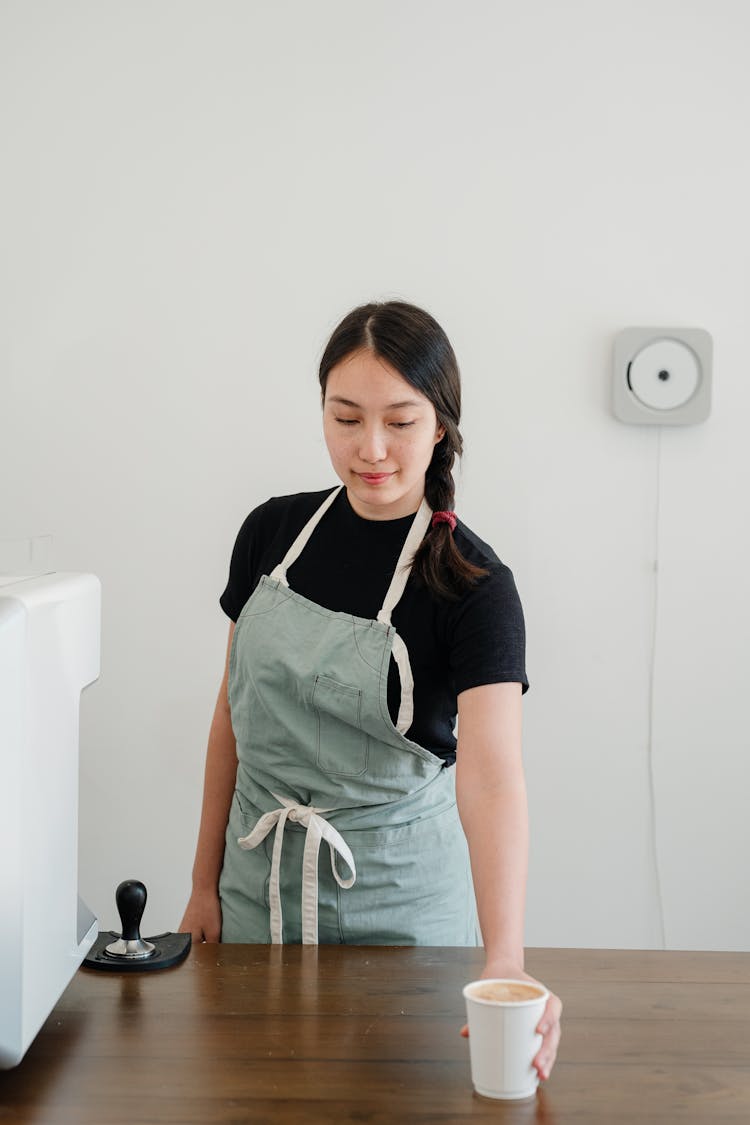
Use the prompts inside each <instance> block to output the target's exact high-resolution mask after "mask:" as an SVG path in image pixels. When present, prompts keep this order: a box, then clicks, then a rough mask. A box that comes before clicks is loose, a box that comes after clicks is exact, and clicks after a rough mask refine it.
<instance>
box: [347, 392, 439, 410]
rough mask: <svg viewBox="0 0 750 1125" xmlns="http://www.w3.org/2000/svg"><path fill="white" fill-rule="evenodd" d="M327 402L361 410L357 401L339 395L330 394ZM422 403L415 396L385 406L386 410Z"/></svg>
mask: <svg viewBox="0 0 750 1125" xmlns="http://www.w3.org/2000/svg"><path fill="white" fill-rule="evenodd" d="M326 401H327V402H338V403H339V404H340V405H341V406H353V407H354V408H355V409H356V410H361V409H362V408H361V406H360V404H359V403H358V402H352V400H351V399H350V398H342V397H341V395H331V397H330V398H327V399H326ZM421 405H422V403H421V402H419V401H418V399H415V398H406V399H404V401H403V402H389V403H388V405H387V406H386V407H385V409H386V410H399V409H400V408H401V407H402V406H421Z"/></svg>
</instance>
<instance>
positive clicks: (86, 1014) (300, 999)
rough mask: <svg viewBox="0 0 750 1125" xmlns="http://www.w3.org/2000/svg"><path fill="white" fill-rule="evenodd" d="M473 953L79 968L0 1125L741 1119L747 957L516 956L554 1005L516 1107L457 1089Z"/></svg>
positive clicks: (695, 1123) (314, 952) (746, 1110)
mask: <svg viewBox="0 0 750 1125" xmlns="http://www.w3.org/2000/svg"><path fill="white" fill-rule="evenodd" d="M481 966H482V952H481V950H473V949H454V948H447V949H440V948H428V947H421V948H413V947H409V948H384V947H382V946H378V947H370V948H365V947H353V946H331V945H329V946H320V947H315V946H308V947H303V946H263V945H260V946H259V945H203V946H198V947H194V948H193V950H192V951H191V953H190V956H189V957H188V960H187V961H186V962H185V963H184V964H183V965H181V966H179V967H177V968H175V969H168V970H165V971H163V972H160V973H143V974H114V973H97V972H93V971H91V970H80V971H79V972H78V973H77V974H76V976H75V978H74V979H73V981H72V983H71V984H70V986H69V988H68V989H67V990H66V992H65V993H64V995H63V997H62V998H61V1000H60V1003H59V1004H58V1006H57V1007H56V1009H55V1010H54V1012H53V1013H52V1015H51V1016H50V1018H49V1019H48V1020H47V1022H46V1024H45V1025H44V1027H43V1028H42V1030H41V1032H40V1033H39V1036H38V1037H37V1039H36V1041H35V1042H34V1043H33V1044H32V1046H31V1048H30V1049H29V1051H28V1053H27V1055H26V1058H25V1059H24V1060H23V1061H22V1063H21V1064H20V1065H19V1066H18V1067H17V1068H16V1069H15V1070H11V1071H7V1072H0V1123H2V1125H9V1123H14V1125H15V1123H24V1125H27V1123H31V1122H33V1123H35V1125H63V1123H65V1125H115V1123H116V1125H146V1123H149V1125H156V1123H163V1122H169V1123H172V1125H192V1123H195V1125H207V1123H211V1122H223V1123H226V1125H228V1123H230V1122H231V1123H235V1122H236V1123H240V1122H242V1123H244V1122H257V1123H264V1122H273V1123H274V1125H277V1123H278V1125H284V1123H294V1125H306V1123H309V1122H316V1123H317V1122H325V1123H327V1122H343V1121H350V1122H360V1123H367V1125H401V1123H402V1122H412V1121H413V1122H423V1123H425V1125H426V1123H428V1122H429V1123H445V1125H448V1123H460V1122H469V1121H496V1122H513V1123H517V1122H518V1123H520V1122H524V1123H525V1122H532V1121H533V1122H544V1123H546V1125H567V1123H568V1122H576V1123H579V1122H580V1123H591V1125H594V1123H596V1125H633V1123H643V1125H646V1123H648V1125H651V1123H663V1125H676V1123H679V1125H717V1123H720V1122H724V1121H727V1122H734V1123H735V1125H740V1123H741V1122H742V1123H746V1122H748V1121H750V954H741V953H661V952H632V951H620V950H616V951H608V950H570V949H564V950H553V949H549V950H546V949H531V950H529V951H528V955H527V967H528V970H529V972H531V973H533V974H534V975H535V976H537V977H539V979H540V980H543V981H544V982H545V983H546V984H547V985H548V986H549V987H550V988H551V989H552V990H553V991H555V992H557V993H558V995H560V996H561V997H562V999H563V1001H564V1004H565V1012H564V1016H563V1026H564V1033H563V1041H562V1044H561V1048H560V1054H559V1057H558V1063H557V1067H556V1068H555V1070H554V1072H553V1074H552V1076H551V1078H550V1080H549V1081H548V1082H547V1083H546V1084H545V1086H544V1088H542V1089H541V1090H540V1093H539V1094H538V1096H537V1098H536V1099H535V1100H534V1101H533V1102H527V1103H522V1104H517V1105H512V1104H508V1103H499V1102H492V1101H488V1100H486V1099H483V1098H480V1097H477V1096H476V1095H475V1094H474V1093H473V1092H472V1087H471V1079H470V1075H469V1057H468V1043H467V1041H466V1040H464V1039H462V1038H461V1037H460V1036H459V1028H460V1026H461V1024H462V1022H463V1019H464V1011H463V1000H462V997H461V987H462V985H463V984H465V983H466V982H467V981H468V980H471V979H473V978H474V977H475V976H476V975H478V973H479V972H480V970H481Z"/></svg>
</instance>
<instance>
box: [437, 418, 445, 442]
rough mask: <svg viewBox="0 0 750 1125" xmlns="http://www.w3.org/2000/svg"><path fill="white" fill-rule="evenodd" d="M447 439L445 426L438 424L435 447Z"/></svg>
mask: <svg viewBox="0 0 750 1125" xmlns="http://www.w3.org/2000/svg"><path fill="white" fill-rule="evenodd" d="M444 437H445V426H441V425H440V424H439V423H438V428H437V430H436V431H435V445H438V444H439V443H440V442H441V441H442V440H443V438H444Z"/></svg>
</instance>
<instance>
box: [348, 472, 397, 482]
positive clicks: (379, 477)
mask: <svg viewBox="0 0 750 1125" xmlns="http://www.w3.org/2000/svg"><path fill="white" fill-rule="evenodd" d="M357 476H358V477H359V478H360V480H363V481H364V482H365V484H384V483H385V482H386V481H387V480H390V479H391V477H392V476H393V473H357Z"/></svg>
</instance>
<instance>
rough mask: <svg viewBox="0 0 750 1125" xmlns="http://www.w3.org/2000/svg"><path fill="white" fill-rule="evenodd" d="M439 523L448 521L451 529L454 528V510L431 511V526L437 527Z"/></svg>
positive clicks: (453, 529)
mask: <svg viewBox="0 0 750 1125" xmlns="http://www.w3.org/2000/svg"><path fill="white" fill-rule="evenodd" d="M439 523H449V524H450V526H451V531H455V530H456V513H455V512H433V513H432V526H433V527H437V525H438V524H439Z"/></svg>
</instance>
